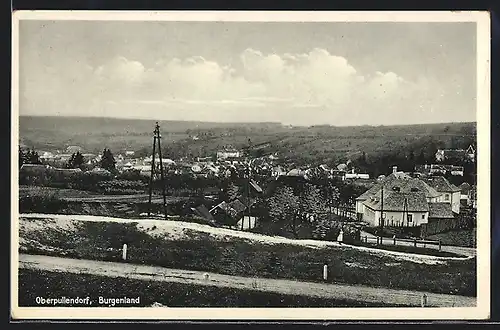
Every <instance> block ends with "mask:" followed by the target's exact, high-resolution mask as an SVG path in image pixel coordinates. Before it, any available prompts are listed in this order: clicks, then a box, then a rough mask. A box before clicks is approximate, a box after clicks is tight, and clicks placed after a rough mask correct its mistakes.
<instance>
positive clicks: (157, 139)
mask: <svg viewBox="0 0 500 330" xmlns="http://www.w3.org/2000/svg"><path fill="white" fill-rule="evenodd" d="M160 141H161V134H160V126H159V125H158V122H156V126H155V130H154V131H153V154H152V157H151V177H150V178H149V211H148V215H151V209H152V207H153V205H152V201H151V199H152V195H153V184H154V177H155V175H157V173H156V171H157V170H158V169H157V168H156V161H155V157H156V143H158V156H159V158H160V178H161V187H162V194H163V213H164V215H165V220H166V219H167V195H166V193H165V177H164V174H163V158H162V155H161V142H160Z"/></svg>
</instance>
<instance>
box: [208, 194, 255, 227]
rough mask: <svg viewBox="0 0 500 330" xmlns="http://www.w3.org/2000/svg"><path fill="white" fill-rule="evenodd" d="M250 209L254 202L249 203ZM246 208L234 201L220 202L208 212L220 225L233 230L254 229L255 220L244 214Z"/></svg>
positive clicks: (236, 200)
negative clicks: (227, 226)
mask: <svg viewBox="0 0 500 330" xmlns="http://www.w3.org/2000/svg"><path fill="white" fill-rule="evenodd" d="M249 204H250V205H249V206H250V207H251V206H252V205H253V204H255V201H253V200H252V201H250V203H249ZM247 210H248V207H247V206H246V205H245V204H244V203H243V202H242V201H241V200H240V199H235V200H233V201H231V202H229V203H228V202H225V201H223V202H221V203H219V204H217V205H216V206H214V207H213V208H212V209H211V210H210V211H209V212H210V214H211V215H212V216H213V218H214V219H215V220H216V221H217V222H218V223H221V224H224V225H229V226H231V227H233V228H234V229H241V226H242V224H243V229H244V230H245V229H251V228H254V227H255V225H256V223H257V218H256V217H255V216H253V215H252V214H246V213H248V212H247Z"/></svg>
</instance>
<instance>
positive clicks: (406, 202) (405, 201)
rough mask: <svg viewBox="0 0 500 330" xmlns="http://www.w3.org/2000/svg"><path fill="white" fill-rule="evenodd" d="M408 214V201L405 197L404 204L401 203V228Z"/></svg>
mask: <svg viewBox="0 0 500 330" xmlns="http://www.w3.org/2000/svg"><path fill="white" fill-rule="evenodd" d="M407 213H408V199H407V198H406V197H405V199H404V203H403V227H404V223H405V217H406V215H407ZM406 225H408V221H407V222H406Z"/></svg>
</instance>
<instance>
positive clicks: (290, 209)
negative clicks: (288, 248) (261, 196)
mask: <svg viewBox="0 0 500 330" xmlns="http://www.w3.org/2000/svg"><path fill="white" fill-rule="evenodd" d="M298 207H299V198H298V196H296V195H295V194H294V193H293V189H292V188H290V187H288V186H282V187H280V188H278V189H277V191H276V192H275V193H274V195H273V196H271V198H270V199H269V215H270V216H271V219H272V220H273V221H274V222H275V223H280V224H281V225H283V226H288V225H290V224H291V229H292V233H293V235H294V236H295V237H297V226H296V221H297V213H298ZM290 222H291V223H290Z"/></svg>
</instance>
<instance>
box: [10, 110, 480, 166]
mask: <svg viewBox="0 0 500 330" xmlns="http://www.w3.org/2000/svg"><path fill="white" fill-rule="evenodd" d="M19 123H20V128H19V132H20V142H22V143H23V144H25V145H26V146H28V147H30V148H34V149H36V150H48V149H49V150H55V149H60V150H64V149H65V148H66V147H67V146H69V145H78V146H81V147H83V148H84V150H85V151H86V152H96V153H97V152H100V151H101V150H102V149H103V148H105V147H107V148H110V149H111V150H112V151H113V152H114V153H118V152H123V151H124V150H134V151H136V152H138V153H139V154H148V153H149V152H150V150H151V145H152V131H153V129H154V124H155V121H154V120H135V119H116V118H78V117H28V116H21V117H20V118H19ZM159 124H160V127H161V133H162V138H163V139H162V146H163V148H164V149H165V151H164V154H165V155H166V156H167V157H172V158H178V157H182V156H192V157H197V156H208V155H211V154H213V153H214V152H216V150H218V149H221V148H223V147H225V146H228V145H231V146H234V147H236V148H242V147H245V146H247V145H248V144H249V140H250V141H251V142H250V143H252V144H259V143H263V142H269V143H268V145H267V146H266V147H265V148H264V150H262V151H261V152H263V153H266V152H279V153H280V154H281V155H282V156H283V157H284V158H286V159H288V160H290V161H293V162H296V163H333V162H337V161H345V160H346V159H348V158H350V159H352V158H356V157H360V156H361V155H363V154H364V155H366V156H367V157H368V158H376V157H380V156H381V155H390V154H395V153H396V154H397V153H399V154H405V155H406V156H408V153H414V154H415V155H419V154H422V155H424V156H425V157H426V158H429V157H432V156H433V154H434V153H435V150H436V149H437V148H466V147H467V146H468V145H469V144H475V141H476V123H473V122H472V123H445V124H422V125H410V126H352V127H336V126H310V127H290V126H285V125H282V124H280V123H210V122H188V121H185V122H184V121H160V122H159Z"/></svg>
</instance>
